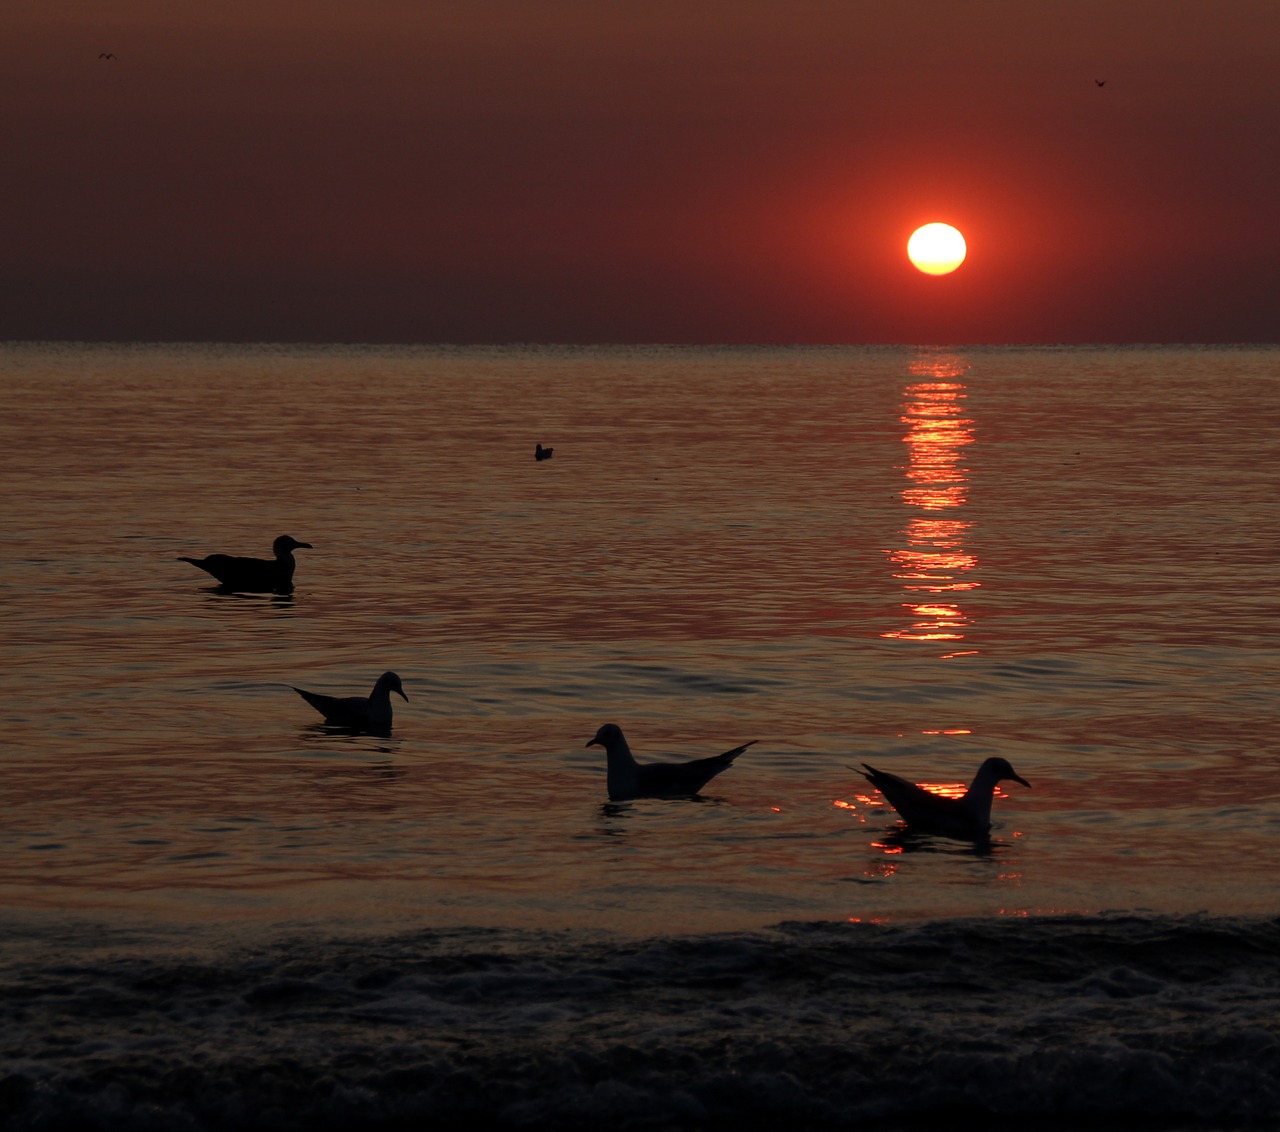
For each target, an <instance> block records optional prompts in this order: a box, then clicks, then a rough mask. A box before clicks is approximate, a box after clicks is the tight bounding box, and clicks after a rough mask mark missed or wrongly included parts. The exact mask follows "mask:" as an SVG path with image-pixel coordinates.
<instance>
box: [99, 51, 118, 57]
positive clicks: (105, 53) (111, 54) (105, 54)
mask: <svg viewBox="0 0 1280 1132" xmlns="http://www.w3.org/2000/svg"><path fill="white" fill-rule="evenodd" d="M115 57H116V56H115V53H114V52H111V51H99V52H98V58H99V59H114V58H115Z"/></svg>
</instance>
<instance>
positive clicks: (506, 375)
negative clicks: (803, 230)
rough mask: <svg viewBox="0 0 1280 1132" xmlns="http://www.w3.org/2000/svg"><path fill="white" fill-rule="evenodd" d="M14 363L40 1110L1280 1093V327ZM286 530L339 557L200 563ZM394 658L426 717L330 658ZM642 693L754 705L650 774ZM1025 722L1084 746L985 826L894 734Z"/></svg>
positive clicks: (2, 880)
mask: <svg viewBox="0 0 1280 1132" xmlns="http://www.w3.org/2000/svg"><path fill="white" fill-rule="evenodd" d="M0 380H2V381H3V389H4V393H5V400H6V411H5V413H4V414H3V415H2V416H0V441H2V443H0V467H2V468H3V485H4V489H5V513H6V522H5V524H4V528H3V534H2V535H0V538H2V540H3V541H2V542H0V547H2V548H3V568H2V573H0V602H2V603H3V607H4V622H5V627H6V632H5V635H4V642H3V643H0V657H2V658H3V665H2V666H0V685H2V686H3V693H4V694H3V712H4V730H3V732H2V733H0V782H2V783H3V795H2V797H3V806H4V810H3V816H2V818H0V849H2V852H0V900H2V901H3V904H2V908H3V912H2V917H3V918H2V920H0V945H2V951H0V962H2V963H3V966H2V967H0V976H3V979H4V983H3V985H4V988H5V993H4V1000H3V1001H4V1011H5V1013H4V1019H3V1021H4V1022H5V1029H4V1032H3V1034H0V1118H5V1117H7V1118H8V1119H9V1120H10V1121H11V1122H12V1123H14V1125H15V1126H16V1127H24V1126H25V1127H56V1126H60V1124H59V1122H62V1123H65V1124H74V1123H76V1122H81V1123H85V1122H88V1123H89V1125H90V1126H92V1124H93V1123H94V1122H97V1123H98V1124H100V1125H101V1126H102V1127H139V1128H141V1127H165V1128H169V1127H192V1128H204V1127H209V1128H215V1127H216V1128H224V1127H225V1128H231V1127H237V1128H245V1127H257V1126H260V1127H264V1128H276V1127H295V1126H296V1127H309V1128H317V1127H326V1126H333V1127H352V1126H356V1125H359V1124H362V1123H363V1124H365V1125H369V1126H373V1125H377V1124H379V1123H381V1124H384V1125H389V1124H391V1123H395V1122H401V1123H405V1124H406V1126H407V1125H409V1124H414V1122H423V1121H428V1120H430V1121H434V1122H435V1125H436V1126H438V1127H442V1126H448V1125H449V1122H451V1121H452V1122H455V1123H457V1124H458V1125H459V1126H461V1125H462V1124H464V1123H467V1124H470V1125H474V1124H475V1123H476V1122H477V1121H482V1120H490V1121H496V1122H499V1123H500V1124H503V1125H510V1126H513V1127H518V1126H534V1125H537V1126H565V1127H569V1126H574V1127H577V1126H582V1127H599V1126H601V1125H602V1124H605V1125H607V1124H610V1123H612V1124H615V1125H619V1126H632V1125H634V1126H637V1127H713V1126H716V1125H717V1124H718V1123H724V1124H725V1125H726V1126H728V1125H730V1124H732V1125H735V1126H741V1125H742V1124H743V1123H751V1122H753V1121H754V1122H756V1123H758V1124H759V1125H760V1126H774V1125H776V1124H777V1123H781V1122H783V1121H787V1122H789V1123H792V1124H794V1125H796V1126H798V1127H800V1126H806V1125H809V1126H813V1127H826V1126H832V1125H837V1124H844V1123H847V1122H849V1121H855V1120H862V1121H874V1120H878V1119H883V1120H894V1119H898V1118H901V1117H903V1116H910V1115H912V1114H921V1113H935V1114H936V1113H939V1112H953V1111H954V1112H967V1113H975V1112H976V1113H996V1114H1000V1113H1005V1114H1010V1113H1013V1114H1016V1113H1022V1114H1028V1113H1032V1114H1034V1113H1039V1114H1057V1115H1065V1116H1070V1115H1072V1114H1092V1115H1095V1116H1096V1115H1102V1116H1113V1117H1116V1118H1118V1119H1120V1118H1127V1117H1128V1116H1129V1115H1131V1114H1134V1113H1142V1114H1145V1116H1147V1117H1148V1118H1151V1119H1155V1120H1157V1121H1162V1122H1164V1124H1163V1125H1162V1126H1168V1127H1173V1126H1176V1125H1178V1123H1179V1122H1180V1121H1185V1120H1199V1121H1206V1120H1207V1121H1211V1122H1216V1125H1220V1126H1223V1127H1227V1126H1234V1125H1235V1124H1238V1123H1241V1122H1246V1121H1255V1122H1256V1121H1260V1120H1273V1119H1274V1117H1275V1114H1276V1112H1277V1111H1278V1110H1280V1104H1278V1103H1277V1098H1278V1096H1280V1092H1278V1090H1277V1084H1276V1082H1277V1070H1280V1025H1278V1024H1277V1023H1276V1022H1275V1018H1276V1017H1277V1016H1278V1015H1277V1011H1276V1009H1275V1008H1276V1006H1277V1002H1276V998H1277V989H1276V988H1277V986H1278V985H1280V983H1278V982H1277V974H1278V973H1280V969H1278V968H1277V966H1276V963H1277V960H1276V957H1275V943H1276V938H1275V936H1276V931H1277V920H1276V911H1277V900H1276V883H1275V878H1274V872H1275V868H1276V864H1277V857H1276V851H1275V846H1276V842H1277V834H1280V770H1278V769H1277V767H1276V758H1275V755H1276V747H1275V739H1274V735H1275V725H1276V721H1277V715H1278V714H1280V711H1278V708H1280V693H1277V690H1276V675H1277V663H1276V662H1277V647H1276V628H1275V626H1276V624H1277V622H1276V618H1275V614H1276V599H1275V594H1276V592H1277V582H1278V581H1280V556H1278V555H1277V554H1276V546H1277V543H1276V535H1275V531H1276V514H1277V511H1276V500H1277V497H1278V492H1277V486H1278V481H1280V472H1278V471H1277V468H1276V464H1275V461H1274V451H1275V445H1276V440H1277V434H1278V428H1277V426H1278V425H1280V396H1278V395H1280V350H1276V349H1268V348H1212V349H1211V348H1203V349H1193V348H1176V349H1165V348H1154V347H1151V348H1148V347H1134V348H1125V349H1114V348H1056V349H1055V348H1034V349H1033V348H1025V349H1024V348H954V349H934V348H930V349H913V348H875V349H862V348H792V349H781V348H770V349H765V348H723V349H681V348H659V347H642V348H599V349H568V348H546V347H543V348H532V347H531V348H505V349H496V348H494V349H449V348H427V347H422V348H354V347H352V348H346V347H341V348H340V347H295V346H256V347H231V346H194V345H193V346H71V345H24V344H10V345H7V346H3V347H0ZM535 443H542V444H544V445H553V446H554V448H555V455H554V457H553V458H552V459H551V460H549V461H543V462H541V463H539V462H536V461H535V460H534V458H533V450H534V445H535ZM286 533H287V534H291V535H293V536H294V537H295V538H298V539H301V540H303V541H306V542H310V543H312V544H313V549H311V550H300V551H298V552H297V558H298V563H299V565H298V570H297V576H296V579H295V580H296V588H295V590H294V592H293V593H292V594H288V595H271V594H257V595H244V594H228V593H223V592H219V591H218V590H217V589H216V588H214V583H213V580H212V579H210V578H208V577H207V576H206V575H203V574H201V573H200V572H199V571H198V570H196V569H195V568H194V567H192V566H190V565H189V564H187V563H185V562H181V561H179V560H178V557H179V556H180V555H185V556H191V557H197V558H199V557H202V556H204V555H205V554H208V553H213V552H224V553H233V554H251V555H262V556H267V555H269V548H270V543H271V540H272V539H273V538H274V537H275V536H277V535H279V534H286ZM387 669H391V670H394V671H396V672H398V673H399V674H400V675H401V677H402V678H403V679H404V684H405V689H406V692H407V693H408V695H409V697H410V702H409V703H404V702H402V701H400V700H398V699H397V700H396V703H395V709H396V718H395V726H394V729H393V731H392V733H391V735H390V736H389V737H387V736H370V735H349V734H340V733H335V732H334V731H333V730H332V729H327V728H325V727H324V726H323V725H322V724H321V721H320V718H319V716H317V715H316V714H315V713H314V712H313V710H312V709H311V708H310V707H309V706H308V705H307V704H305V703H304V702H303V701H302V700H301V699H300V698H299V697H298V696H297V695H296V694H295V693H294V692H293V691H292V690H291V689H292V687H293V686H298V687H304V688H308V689H311V690H315V691H321V692H327V693H336V694H343V695H346V694H355V693H361V694H363V693H366V692H367V691H368V690H369V688H370V687H371V686H372V684H373V681H374V679H375V678H376V677H377V675H378V674H379V673H380V672H382V671H384V670H387ZM605 722H616V723H618V724H620V725H621V726H622V727H623V729H624V731H625V732H626V734H627V736H628V738H629V740H630V742H631V745H632V747H633V749H634V750H635V751H636V753H637V755H638V757H640V759H641V760H642V761H645V760H648V759H661V758H682V757H698V756H703V755H710V754H716V753H719V752H720V751H723V750H726V749H728V748H730V747H733V746H737V745H738V744H740V743H743V742H746V741H748V740H756V741H757V742H756V744H755V745H754V746H752V747H750V748H749V749H748V751H747V752H746V753H745V754H744V755H743V756H742V757H741V758H740V759H739V760H738V761H737V763H736V764H735V765H734V766H733V767H732V768H731V769H730V770H729V771H727V772H726V773H724V774H723V775H721V776H720V777H718V778H716V779H715V780H713V782H712V783H711V784H710V785H709V786H708V787H707V788H706V790H705V791H704V794H703V796H702V797H701V798H698V799H692V800H684V799H681V800H670V799H667V800H659V799H644V800H637V801H633V802H625V803H616V804H615V803H609V802H608V800H607V798H606V795H605V789H604V772H603V769H604V768H603V755H602V753H601V751H600V750H599V748H590V749H588V748H586V747H585V744H586V742H587V740H589V739H590V738H591V737H592V736H593V735H594V733H595V731H596V729H597V728H598V727H599V726H600V724H602V723H605ZM990 755H1001V756H1003V757H1005V758H1007V759H1009V760H1010V761H1011V762H1012V763H1013V765H1014V766H1015V768H1016V769H1017V770H1018V772H1019V773H1020V774H1021V775H1022V776H1023V777H1024V778H1026V779H1027V780H1028V781H1029V782H1030V783H1031V785H1032V789H1030V790H1024V789H1023V788H1022V787H1020V786H1018V785H1017V784H1014V783H1006V784H1005V787H1006V789H1002V791H1001V792H1000V795H999V796H998V797H997V798H996V801H995V808H994V815H995V819H996V826H995V829H994V830H993V835H992V840H991V842H990V844H984V845H973V844H970V843H967V842H957V841H950V840H947V839H942V838H929V837H920V836H913V835H910V834H904V833H903V832H902V831H901V830H900V828H899V827H898V823H897V821H896V818H895V815H894V814H893V812H892V811H891V810H890V809H888V808H886V806H885V805H884V803H883V799H882V798H881V797H880V796H879V795H878V793H877V792H876V791H875V790H874V789H873V788H871V787H870V786H869V784H868V783H867V782H866V781H865V780H864V779H863V778H862V777H861V776H860V774H859V773H858V770H857V769H856V768H858V767H859V766H860V765H861V764H862V763H864V762H867V763H870V764H872V765H874V766H876V767H879V768H880V769H884V770H888V771H892V772H894V773H897V774H901V775H904V776H906V777H908V778H911V779H912V780H913V781H917V782H922V783H927V784H929V785H930V786H932V787H933V788H935V789H942V790H952V789H957V788H960V787H961V786H962V784H964V783H966V782H967V781H968V780H969V778H971V777H972V774H973V772H974V770H975V769H976V768H977V766H978V764H979V763H980V762H981V761H982V760H983V759H984V758H986V757H988V756H990ZM1216 1125H1215V1126H1216Z"/></svg>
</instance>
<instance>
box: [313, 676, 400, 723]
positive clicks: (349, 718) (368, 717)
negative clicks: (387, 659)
mask: <svg viewBox="0 0 1280 1132" xmlns="http://www.w3.org/2000/svg"><path fill="white" fill-rule="evenodd" d="M290 687H292V685H290ZM293 690H294V691H295V692H297V693H298V695H300V696H301V697H302V698H303V699H304V700H306V701H307V703H309V704H310V705H311V706H312V707H313V708H315V709H316V711H318V712H319V713H320V714H321V715H323V716H324V721H325V723H332V724H333V725H335V726H337V727H352V728H355V729H356V730H358V731H370V730H374V731H382V732H386V733H389V732H390V731H391V693H392V692H395V693H396V694H397V695H398V696H399V697H400V698H401V699H402V700H404V702H405V703H408V702H409V697H408V696H406V695H405V694H404V687H403V686H402V685H401V683H400V677H399V676H397V675H396V674H395V673H394V672H384V673H383V674H382V675H381V676H379V677H378V681H377V683H376V684H374V686H373V691H372V692H370V693H369V695H368V696H345V697H339V696H322V695H320V694H319V693H318V692H306V691H303V690H302V689H301V688H294V689H293Z"/></svg>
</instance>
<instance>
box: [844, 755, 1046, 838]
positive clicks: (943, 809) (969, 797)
mask: <svg viewBox="0 0 1280 1132" xmlns="http://www.w3.org/2000/svg"><path fill="white" fill-rule="evenodd" d="M862 765H863V766H864V767H866V772H865V773H864V777H865V778H866V780H867V781H868V782H870V783H871V785H872V786H874V787H875V788H876V789H877V790H879V791H880V793H881V794H883V795H884V796H885V799H886V801H888V803H889V805H891V806H892V807H893V808H894V809H895V810H897V811H898V813H899V814H900V815H901V817H902V820H903V821H905V822H906V823H907V825H909V826H912V827H914V828H915V829H919V830H922V831H923V832H925V833H941V834H943V835H945V836H947V837H969V838H973V837H984V836H985V835H986V834H987V833H988V832H989V831H990V829H991V799H992V796H993V794H994V792H995V788H996V783H997V782H1002V781H1003V780H1004V779H1006V778H1011V779H1013V781H1014V782H1021V783H1022V785H1023V786H1025V787H1026V788H1027V789H1028V790H1030V789H1031V783H1030V782H1028V781H1027V780H1026V779H1025V778H1022V777H1020V776H1019V775H1018V774H1017V773H1016V772H1015V771H1014V769H1013V767H1012V766H1010V765H1009V761H1008V760H1007V759H1001V758H991V759H987V761H986V762H984V763H983V764H982V765H981V766H980V767H978V773H977V774H976V775H974V778H973V782H972V784H971V785H970V786H969V789H968V790H966V791H965V793H964V797H963V798H945V797H943V796H942V795H941V794H935V793H934V792H933V791H932V790H925V789H924V788H923V787H922V786H917V785H916V784H915V783H914V782H908V781H907V780H906V779H905V778H899V777H898V776H897V775H896V774H889V773H888V772H887V771H883V770H876V768H875V767H873V766H867V764H866V763H863V764H862Z"/></svg>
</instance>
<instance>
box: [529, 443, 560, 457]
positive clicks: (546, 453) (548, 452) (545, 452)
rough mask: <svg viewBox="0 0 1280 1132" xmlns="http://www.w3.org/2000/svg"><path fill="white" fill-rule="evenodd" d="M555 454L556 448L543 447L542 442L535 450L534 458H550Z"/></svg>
mask: <svg viewBox="0 0 1280 1132" xmlns="http://www.w3.org/2000/svg"><path fill="white" fill-rule="evenodd" d="M554 454H555V449H554V448H543V447H542V445H541V444H539V445H538V447H537V448H535V449H534V450H533V458H534V459H535V460H550V459H551V457H552V456H553V455H554Z"/></svg>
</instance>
